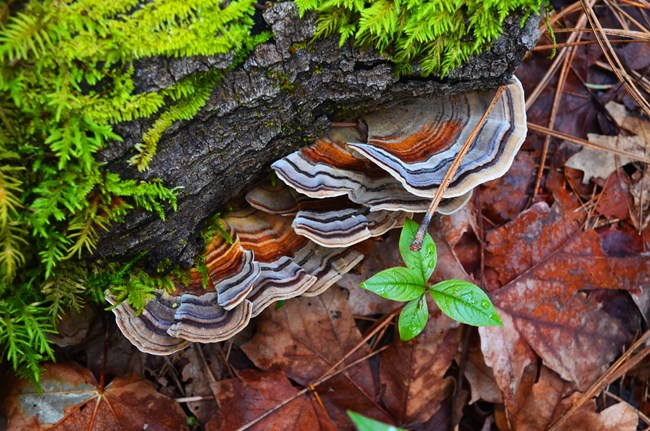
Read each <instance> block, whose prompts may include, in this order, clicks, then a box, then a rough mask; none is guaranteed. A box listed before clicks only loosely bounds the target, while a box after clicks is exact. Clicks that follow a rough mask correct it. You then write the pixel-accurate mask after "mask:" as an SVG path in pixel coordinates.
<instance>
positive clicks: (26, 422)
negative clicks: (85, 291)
mask: <svg viewBox="0 0 650 431" xmlns="http://www.w3.org/2000/svg"><path fill="white" fill-rule="evenodd" d="M4 383H6V384H7V386H6V387H7V389H8V390H9V393H8V394H7V395H6V396H5V398H4V400H3V401H2V411H3V412H4V413H5V415H6V416H7V420H8V429H16V430H42V429H48V428H50V427H53V428H52V429H61V430H63V429H65V430H77V429H79V430H81V429H83V430H102V431H104V430H107V431H110V430H120V431H129V430H133V431H136V430H138V431H141V430H142V429H147V428H148V429H155V430H169V431H172V430H186V429H188V427H187V423H186V421H187V417H186V416H185V414H184V413H183V410H182V409H181V407H180V406H179V405H178V403H176V402H175V401H173V400H172V399H171V398H168V397H166V396H164V395H162V394H159V393H158V392H156V390H155V389H154V387H153V386H152V385H151V383H149V382H148V381H146V380H144V379H142V378H141V377H136V376H124V377H117V378H115V379H114V380H113V381H112V382H110V383H109V384H108V385H107V386H106V388H105V389H104V390H102V389H101V388H99V387H98V385H97V382H96V381H95V378H94V377H93V375H92V374H91V373H90V372H89V371H88V370H87V369H85V368H81V367H80V366H78V365H76V364H72V363H70V364H48V365H47V366H46V370H45V372H44V373H43V375H42V377H41V384H42V389H43V392H42V394H41V393H39V391H38V390H37V389H36V388H35V387H33V386H32V385H30V384H28V383H27V382H24V381H10V382H4Z"/></svg>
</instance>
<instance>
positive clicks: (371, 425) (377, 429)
mask: <svg viewBox="0 0 650 431" xmlns="http://www.w3.org/2000/svg"><path fill="white" fill-rule="evenodd" d="M347 413H348V416H349V418H350V420H351V421H352V423H353V424H354V426H356V427H357V430H358V431H405V430H404V428H397V427H396V426H393V425H387V424H385V423H383V422H379V421H376V420H374V419H370V418H369V417H366V416H364V415H362V414H360V413H357V412H353V411H351V410H348V412H347Z"/></svg>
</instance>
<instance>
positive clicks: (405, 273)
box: [360, 219, 503, 341]
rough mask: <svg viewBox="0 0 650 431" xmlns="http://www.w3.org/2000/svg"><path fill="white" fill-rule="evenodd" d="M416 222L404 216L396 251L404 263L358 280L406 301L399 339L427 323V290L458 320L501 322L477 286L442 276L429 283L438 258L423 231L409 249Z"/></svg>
mask: <svg viewBox="0 0 650 431" xmlns="http://www.w3.org/2000/svg"><path fill="white" fill-rule="evenodd" d="M417 230H418V225H417V223H415V222H414V221H413V220H410V219H407V220H406V222H405V223H404V228H403V229H402V234H401V235H400V239H399V251H400V254H401V256H402V259H403V260H404V263H405V264H406V267H403V266H397V267H395V268H389V269H386V270H384V271H381V272H379V273H377V274H375V275H374V276H372V277H370V278H369V279H368V280H366V281H364V282H363V283H361V284H360V286H361V287H363V288H364V289H368V290H370V291H371V292H374V293H376V294H377V295H379V296H381V297H383V298H386V299H390V300H393V301H403V302H406V305H405V306H404V308H403V309H402V311H401V313H400V315H399V322H398V328H399V334H400V338H401V339H402V341H408V340H411V339H413V338H415V337H417V336H418V335H419V334H420V333H421V332H422V331H423V330H424V327H425V326H426V324H427V320H428V318H429V309H428V307H427V301H426V297H425V295H426V293H427V292H429V293H430V294H431V296H432V297H433V300H434V301H435V303H436V304H437V305H438V307H439V308H440V310H441V311H442V312H443V313H445V314H446V315H447V316H449V317H451V318H452V319H454V320H457V321H459V322H461V323H465V324H467V325H474V326H503V323H502V322H501V319H500V318H499V315H498V314H497V312H496V309H495V308H494V305H492V302H491V301H490V298H488V296H487V295H486V294H485V292H483V291H482V290H481V289H480V288H479V287H478V286H476V285H475V284H472V283H470V282H468V281H464V280H445V281H441V282H440V283H437V284H433V285H431V284H429V278H430V277H431V275H432V274H433V271H434V269H435V267H436V262H437V259H438V253H437V250H436V244H435V243H434V242H433V239H432V238H431V235H429V234H427V235H426V236H425V238H424V241H423V243H422V248H421V249H420V250H419V251H417V252H416V251H412V250H411V249H410V245H411V243H412V242H413V238H414V237H415V233H416V232H417Z"/></svg>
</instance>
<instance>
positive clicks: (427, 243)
mask: <svg viewBox="0 0 650 431" xmlns="http://www.w3.org/2000/svg"><path fill="white" fill-rule="evenodd" d="M418 227H419V226H418V224H417V223H416V222H414V221H413V220H411V219H406V221H405V222H404V227H403V228H402V234H401V235H400V237H399V252H400V254H401V255H402V259H404V263H406V266H408V267H409V268H410V269H412V270H413V272H415V273H417V274H418V275H419V276H420V277H421V280H422V284H425V283H426V282H427V281H428V280H429V277H431V274H433V270H434V269H435V268H436V262H437V260H438V252H437V251H436V245H435V243H434V242H433V239H432V238H431V235H429V234H426V235H425V236H424V241H422V248H421V249H420V251H417V252H415V251H412V250H411V248H410V247H411V243H412V242H413V238H415V233H416V232H417V230H418Z"/></svg>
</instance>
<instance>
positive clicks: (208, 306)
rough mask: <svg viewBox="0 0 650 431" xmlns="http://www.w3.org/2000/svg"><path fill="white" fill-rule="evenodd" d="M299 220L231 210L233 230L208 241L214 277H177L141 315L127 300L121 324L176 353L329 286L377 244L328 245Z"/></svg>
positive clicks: (148, 349)
mask: <svg viewBox="0 0 650 431" xmlns="http://www.w3.org/2000/svg"><path fill="white" fill-rule="evenodd" d="M292 220H293V219H292V218H291V217H284V216H281V215H276V214H267V213H263V212H261V211H258V210H256V209H254V208H251V207H247V208H244V209H240V210H237V211H233V212H231V213H229V214H227V215H226V216H225V217H224V219H223V224H224V228H225V229H224V230H225V232H223V233H221V232H218V233H217V234H215V236H214V237H213V238H212V239H211V240H210V242H209V243H208V245H207V246H206V250H205V267H206V268H207V272H208V278H207V280H204V279H203V277H202V275H201V271H199V270H198V269H197V268H192V269H191V270H190V280H189V283H188V284H187V285H184V284H183V283H181V282H180V281H179V282H176V283H175V287H176V290H175V291H174V292H173V293H171V294H170V293H167V292H165V291H163V290H159V291H156V293H155V297H154V298H153V299H151V300H149V301H148V302H147V304H146V305H145V307H144V309H143V311H142V313H141V314H140V315H137V314H136V313H135V310H133V308H132V307H130V306H129V305H128V304H127V303H126V302H123V303H121V304H119V305H118V306H116V307H115V308H114V309H113V312H114V314H115V316H116V321H117V325H118V327H119V328H120V330H121V331H122V333H123V334H124V335H125V337H126V338H128V339H129V341H131V343H133V344H134V345H135V346H136V347H137V348H138V349H140V350H141V351H143V352H145V353H150V354H154V355H168V354H171V353H174V352H176V351H179V350H182V349H184V348H185V347H187V346H188V345H189V342H201V343H214V342H218V341H223V340H226V339H229V338H231V337H232V336H234V335H235V334H237V333H238V332H240V331H241V330H242V329H244V328H245V327H246V325H247V324H248V322H249V320H250V318H251V317H255V316H257V315H258V314H260V313H261V312H262V311H263V310H264V309H265V308H266V307H268V306H269V305H271V304H272V303H274V302H276V301H280V300H286V299H290V298H294V297H296V296H300V295H305V296H315V295H319V294H320V293H322V292H324V291H325V290H326V289H327V288H329V287H330V286H331V285H332V284H334V283H336V282H337V281H338V280H339V279H340V278H341V277H342V276H343V275H344V274H345V273H347V272H348V271H349V270H350V269H351V268H352V267H354V266H355V265H356V264H357V263H359V262H360V261H361V259H363V257H364V256H365V255H366V254H367V253H368V252H369V248H370V246H371V245H370V244H369V243H367V242H362V243H360V244H356V245H355V246H354V247H336V248H324V247H322V246H320V245H318V244H315V243H314V242H312V241H310V240H309V239H308V238H306V237H304V236H300V235H297V234H296V233H295V231H294V229H293V228H292V227H291V222H292ZM228 237H229V238H228ZM204 282H205V283H206V285H205V286H204V285H203V283H204ZM108 300H109V302H111V303H112V304H113V303H115V298H112V297H110V296H109V297H108Z"/></svg>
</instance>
